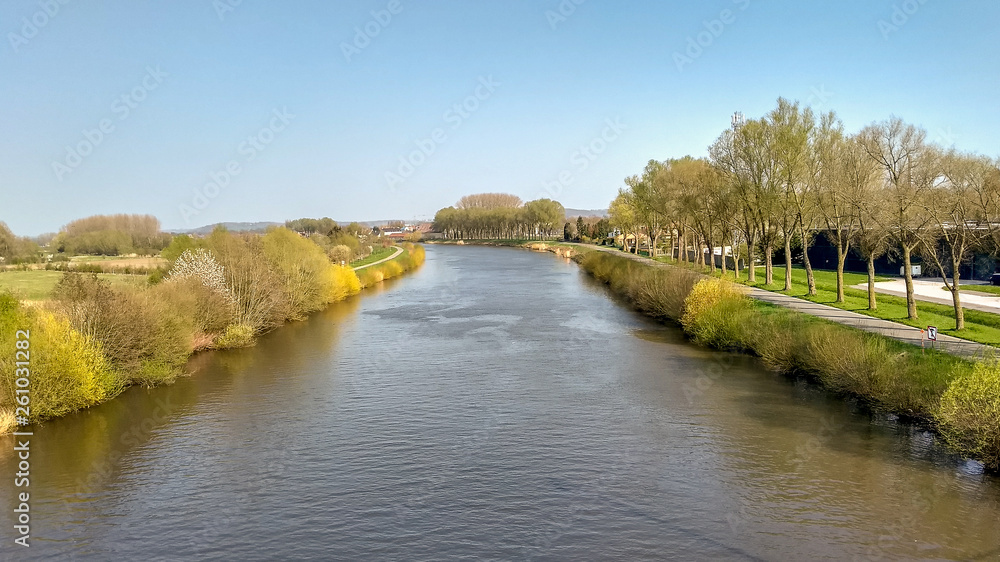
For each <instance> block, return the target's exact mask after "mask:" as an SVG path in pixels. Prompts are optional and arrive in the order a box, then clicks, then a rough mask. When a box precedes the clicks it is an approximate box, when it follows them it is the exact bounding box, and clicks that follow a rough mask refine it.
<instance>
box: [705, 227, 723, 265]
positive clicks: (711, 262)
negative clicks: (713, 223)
mask: <svg viewBox="0 0 1000 562" xmlns="http://www.w3.org/2000/svg"><path fill="white" fill-rule="evenodd" d="M708 260H709V266H708V267H709V271H711V272H712V275H713V276H715V244H713V243H712V229H711V228H709V232H708ZM725 273H726V272H725V271H723V272H722V274H723V275H725Z"/></svg>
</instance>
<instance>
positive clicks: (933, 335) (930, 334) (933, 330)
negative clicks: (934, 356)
mask: <svg viewBox="0 0 1000 562" xmlns="http://www.w3.org/2000/svg"><path fill="white" fill-rule="evenodd" d="M927 339H928V340H930V342H931V348H933V347H934V342H936V341H937V326H927Z"/></svg>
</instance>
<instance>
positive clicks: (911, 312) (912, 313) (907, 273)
mask: <svg viewBox="0 0 1000 562" xmlns="http://www.w3.org/2000/svg"><path fill="white" fill-rule="evenodd" d="M901 246H902V249H903V280H904V281H905V282H906V318H907V320H916V319H917V299H915V298H914V297H913V271H912V268H911V267H910V247H909V246H907V245H906V244H901Z"/></svg>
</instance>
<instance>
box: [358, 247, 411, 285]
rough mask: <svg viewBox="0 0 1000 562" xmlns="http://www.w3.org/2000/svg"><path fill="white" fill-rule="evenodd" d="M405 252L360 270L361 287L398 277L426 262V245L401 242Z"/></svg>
mask: <svg viewBox="0 0 1000 562" xmlns="http://www.w3.org/2000/svg"><path fill="white" fill-rule="evenodd" d="M401 247H402V248H403V253H402V254H400V255H398V256H396V257H395V258H393V259H391V260H389V261H387V262H384V263H380V264H377V265H372V266H369V267H366V268H364V269H360V270H358V279H359V283H360V286H361V287H371V286H372V285H377V284H379V283H381V282H382V281H384V280H386V279H391V278H393V277H398V276H399V275H402V274H403V273H404V272H406V271H409V270H411V269H414V268H416V267H419V266H420V264H422V263H424V247H423V246H419V245H417V244H412V243H410V242H404V243H403V244H401Z"/></svg>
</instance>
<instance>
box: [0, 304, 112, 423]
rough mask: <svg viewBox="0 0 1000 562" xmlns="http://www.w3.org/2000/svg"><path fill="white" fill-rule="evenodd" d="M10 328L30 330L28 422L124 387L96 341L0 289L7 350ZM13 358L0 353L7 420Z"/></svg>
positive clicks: (1, 401)
mask: <svg viewBox="0 0 1000 562" xmlns="http://www.w3.org/2000/svg"><path fill="white" fill-rule="evenodd" d="M16 330H29V331H30V334H31V339H30V341H31V347H30V348H29V352H31V351H35V352H36V353H32V354H31V356H30V361H31V366H30V369H31V375H30V380H31V386H30V387H29V388H30V389H31V415H30V416H29V419H30V420H31V421H32V422H37V421H41V420H45V419H48V418H52V417H57V416H61V415H64V414H67V413H69V412H72V411H75V410H78V409H81V408H86V407H88V406H92V405H94V404H98V403H100V402H103V401H104V400H107V399H108V398H111V397H112V396H115V395H117V394H118V393H119V392H121V391H122V389H123V388H124V387H125V380H124V378H123V377H122V376H121V375H120V374H118V373H117V372H115V371H114V370H113V369H112V368H111V365H110V364H109V363H108V362H107V360H106V359H105V358H104V355H103V353H102V350H101V347H100V345H99V344H98V343H97V342H95V341H94V340H92V339H90V338H87V337H86V336H84V335H83V334H81V333H80V332H78V331H76V330H74V329H73V328H72V327H71V326H70V324H69V322H68V321H66V320H65V319H63V318H59V317H57V316H56V315H54V314H52V313H49V312H47V311H44V310H38V309H25V308H23V307H21V306H20V305H19V304H18V302H17V300H16V299H14V298H13V297H12V296H11V295H9V294H0V346H2V347H3V348H5V349H13V348H14V338H15V331H16ZM39 350H44V351H39ZM14 360H15V358H14V356H13V354H5V355H3V356H0V386H2V392H0V418H3V419H4V420H8V423H9V419H8V418H11V415H12V414H13V411H14V408H15V403H14V398H15V396H16V393H15V392H14V390H15V382H14V381H15V375H16V372H15V365H14Z"/></svg>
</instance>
